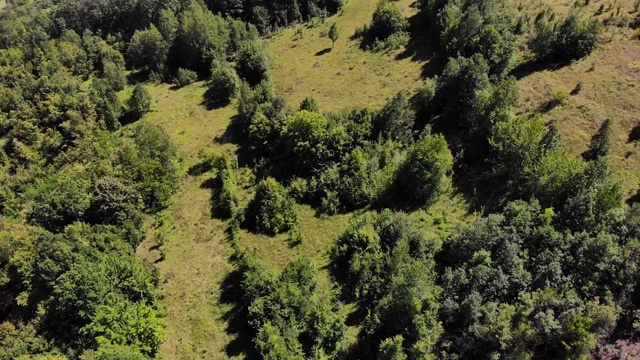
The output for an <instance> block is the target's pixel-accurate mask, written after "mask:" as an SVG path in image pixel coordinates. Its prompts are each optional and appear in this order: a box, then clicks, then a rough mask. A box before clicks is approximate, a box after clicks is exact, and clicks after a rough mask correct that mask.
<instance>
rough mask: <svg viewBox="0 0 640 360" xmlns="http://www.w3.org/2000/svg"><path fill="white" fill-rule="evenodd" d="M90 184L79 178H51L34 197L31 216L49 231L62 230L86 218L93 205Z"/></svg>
mask: <svg viewBox="0 0 640 360" xmlns="http://www.w3.org/2000/svg"><path fill="white" fill-rule="evenodd" d="M89 186H90V184H89V183H88V182H87V181H85V180H82V179H79V178H71V177H65V178H61V179H55V178H54V179H49V180H48V181H47V182H46V183H45V185H44V186H43V187H42V188H41V189H40V190H39V193H38V194H37V195H36V197H35V198H34V204H33V208H32V209H31V212H30V213H29V218H30V219H31V220H32V221H34V222H35V223H37V224H39V225H41V226H42V227H44V228H45V229H47V230H49V231H53V232H59V231H62V230H63V229H64V228H65V226H67V225H69V224H71V223H72V222H74V221H79V220H82V219H83V218H84V215H85V212H86V211H87V210H88V209H89V206H90V205H91V191H90V190H89Z"/></svg>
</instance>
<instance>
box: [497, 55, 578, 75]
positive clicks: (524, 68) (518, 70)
mask: <svg viewBox="0 0 640 360" xmlns="http://www.w3.org/2000/svg"><path fill="white" fill-rule="evenodd" d="M569 64H571V62H570V61H563V62H556V63H548V62H542V61H536V60H535V59H532V60H529V61H525V62H523V63H521V64H519V65H518V66H516V67H515V68H514V69H513V70H511V72H510V73H509V75H511V76H513V77H515V78H516V79H518V80H521V79H523V78H526V77H527V76H529V75H531V74H533V73H536V72H539V71H542V70H551V71H553V70H559V69H561V68H563V67H565V66H567V65H569Z"/></svg>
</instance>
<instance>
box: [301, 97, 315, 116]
mask: <svg viewBox="0 0 640 360" xmlns="http://www.w3.org/2000/svg"><path fill="white" fill-rule="evenodd" d="M298 110H306V111H310V112H315V113H319V112H320V109H319V108H318V104H317V103H316V100H315V99H314V98H312V97H306V98H304V100H302V102H301V103H300V107H299V108H298Z"/></svg>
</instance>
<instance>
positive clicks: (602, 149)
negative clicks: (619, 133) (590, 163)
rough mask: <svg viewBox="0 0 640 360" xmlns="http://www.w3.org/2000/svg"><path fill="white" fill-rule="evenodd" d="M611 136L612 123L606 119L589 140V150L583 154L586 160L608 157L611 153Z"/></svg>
mask: <svg viewBox="0 0 640 360" xmlns="http://www.w3.org/2000/svg"><path fill="white" fill-rule="evenodd" d="M612 136H613V121H612V120H611V119H606V120H605V121H604V122H603V123H602V125H601V126H600V129H598V132H597V133H596V134H595V135H594V136H593V138H592V139H591V144H590V145H589V150H588V151H587V153H586V154H585V157H586V158H587V159H591V160H593V159H597V158H599V157H604V156H607V155H609V152H610V151H611V142H612V140H611V138H612Z"/></svg>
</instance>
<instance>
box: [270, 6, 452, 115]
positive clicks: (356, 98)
mask: <svg viewBox="0 0 640 360" xmlns="http://www.w3.org/2000/svg"><path fill="white" fill-rule="evenodd" d="M376 3H377V1H376V0H358V1H356V0H351V1H348V2H347V3H346V4H345V6H344V9H343V10H342V11H341V12H340V14H338V15H336V16H333V17H330V18H329V19H327V20H326V22H325V23H324V24H318V25H317V26H315V27H313V26H310V25H307V26H299V27H297V28H291V29H285V30H283V31H282V32H280V33H279V34H278V35H276V36H275V37H274V38H273V39H270V40H268V42H267V44H268V46H267V47H268V50H269V52H270V53H271V55H272V57H273V75H274V83H275V89H276V92H277V93H278V94H279V95H282V96H284V97H285V98H286V99H287V100H288V103H289V105H290V106H297V105H298V104H299V103H300V101H302V100H303V99H304V98H305V97H308V96H310V97H313V98H314V99H315V100H316V101H317V102H318V105H319V106H320V109H321V110H323V111H334V110H340V109H344V108H353V107H358V106H372V107H379V106H380V105H381V104H383V103H384V102H385V101H386V100H387V99H388V98H390V97H391V96H393V95H395V93H397V92H398V91H400V90H405V91H412V90H414V89H416V88H418V87H419V86H420V84H421V83H422V79H421V74H422V73H423V72H433V71H436V69H435V68H437V67H439V66H442V61H438V60H437V59H435V58H434V54H433V53H429V50H428V49H425V50H423V51H421V53H420V54H415V53H412V52H411V51H410V50H407V51H404V50H399V51H394V52H390V53H387V54H379V53H371V52H365V51H362V50H360V48H359V40H357V39H350V37H351V36H352V35H353V34H354V32H355V30H356V28H358V27H361V26H363V25H366V24H368V23H369V22H370V21H371V16H372V14H373V12H374V11H375V8H376ZM412 3H413V1H411V0H409V1H408V0H402V1H399V2H398V5H399V6H401V7H402V9H403V10H404V13H405V14H406V15H407V16H408V17H410V16H412V15H414V14H415V12H416V9H414V8H411V7H410V5H411V4H412ZM333 23H335V24H336V25H337V26H338V29H339V31H340V37H339V38H338V41H337V42H336V44H335V47H334V48H333V49H332V48H331V40H329V38H328V36H327V32H328V30H329V27H330V26H331V25H332V24H333ZM298 31H300V32H301V34H302V35H301V38H299V39H296V32H298Z"/></svg>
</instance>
